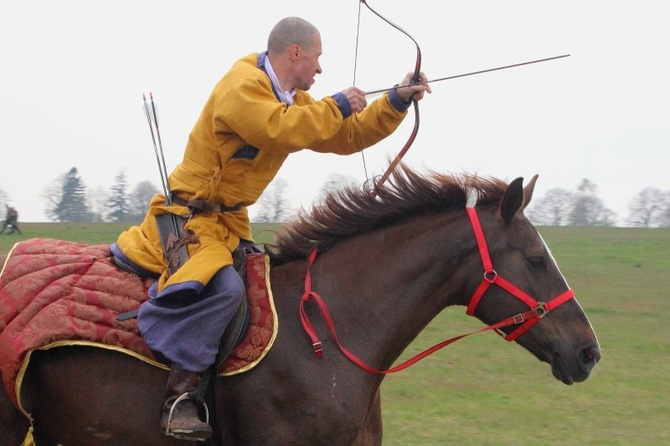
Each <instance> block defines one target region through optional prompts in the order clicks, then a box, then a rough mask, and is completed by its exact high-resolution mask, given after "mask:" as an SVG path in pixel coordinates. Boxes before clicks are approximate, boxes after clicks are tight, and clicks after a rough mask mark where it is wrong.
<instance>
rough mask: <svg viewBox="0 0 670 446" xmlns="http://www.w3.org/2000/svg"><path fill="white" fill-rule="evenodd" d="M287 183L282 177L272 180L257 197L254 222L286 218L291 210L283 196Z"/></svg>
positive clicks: (270, 221)
mask: <svg viewBox="0 0 670 446" xmlns="http://www.w3.org/2000/svg"><path fill="white" fill-rule="evenodd" d="M286 187H287V183H286V180H284V179H281V178H280V179H278V180H275V181H273V182H272V183H271V184H270V186H269V187H268V188H267V189H265V192H264V193H263V195H261V197H260V198H259V199H258V203H257V205H258V206H259V208H260V211H259V213H258V214H257V215H256V217H255V218H254V221H256V222H266V223H281V222H285V221H287V220H288V218H289V216H290V215H291V213H292V212H293V211H292V209H291V208H290V206H289V202H288V200H287V199H286V198H285V192H286Z"/></svg>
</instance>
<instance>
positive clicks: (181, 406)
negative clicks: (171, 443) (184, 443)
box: [161, 364, 212, 441]
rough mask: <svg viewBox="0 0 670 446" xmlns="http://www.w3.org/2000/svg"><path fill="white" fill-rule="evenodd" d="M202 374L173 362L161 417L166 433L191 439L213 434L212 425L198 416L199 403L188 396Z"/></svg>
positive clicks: (201, 438) (198, 439)
mask: <svg viewBox="0 0 670 446" xmlns="http://www.w3.org/2000/svg"><path fill="white" fill-rule="evenodd" d="M202 375H203V373H194V372H189V371H186V370H184V369H183V368H182V367H181V366H179V365H177V364H172V368H171V369H170V377H169V378H168V383H167V398H166V400H165V404H164V405H163V415H162V417H161V428H162V429H163V432H164V433H165V435H168V436H170V437H175V438H177V439H180V440H189V441H204V440H207V439H208V438H209V437H211V436H212V428H211V426H210V425H209V424H207V423H205V422H203V421H201V420H200V417H198V407H199V406H198V403H196V402H195V401H193V400H192V399H190V398H189V397H188V392H192V391H194V390H195V388H196V387H197V385H198V383H199V382H200V379H201V378H202ZM202 405H203V406H204V403H202ZM204 407H206V406H204Z"/></svg>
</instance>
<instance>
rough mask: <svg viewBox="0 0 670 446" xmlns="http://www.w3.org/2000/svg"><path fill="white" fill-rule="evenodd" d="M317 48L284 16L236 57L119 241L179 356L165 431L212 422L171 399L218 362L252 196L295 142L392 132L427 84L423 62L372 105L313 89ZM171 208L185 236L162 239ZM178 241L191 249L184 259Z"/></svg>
mask: <svg viewBox="0 0 670 446" xmlns="http://www.w3.org/2000/svg"><path fill="white" fill-rule="evenodd" d="M321 51H322V48H321V36H320V34H319V32H318V30H317V29H316V28H315V27H314V26H313V25H312V24H310V23H309V22H307V21H305V20H303V19H300V18H297V17H288V18H285V19H283V20H281V21H280V22H279V23H277V25H275V27H274V28H273V29H272V31H271V32H270V35H269V38H268V47H267V51H266V52H263V53H260V54H257V53H254V54H250V55H248V56H246V57H244V58H242V59H240V60H238V61H237V62H236V63H235V64H233V66H232V68H231V69H230V71H229V72H228V73H227V74H226V75H224V77H223V78H222V79H221V80H220V81H219V82H218V83H217V85H216V86H215V87H214V90H213V92H212V94H211V96H210V97H209V99H208V101H207V103H206V104H205V106H204V108H203V110H202V113H201V115H200V117H199V118H198V121H197V122H196V123H195V126H194V127H193V130H192V131H191V134H190V136H189V139H188V143H187V145H186V150H185V153H184V158H183V161H182V162H181V163H180V164H179V165H178V166H177V167H176V168H175V170H174V171H173V172H172V173H171V175H170V177H169V187H170V192H171V196H172V205H167V201H166V199H165V197H164V196H163V195H160V194H159V195H157V196H155V197H154V198H153V199H152V201H151V203H150V206H149V210H148V212H147V214H146V217H145V219H144V221H143V222H142V224H141V225H140V226H134V227H131V228H130V229H129V230H128V231H126V232H124V233H122V234H121V235H120V237H119V239H118V241H117V243H116V244H114V245H112V252H113V253H114V255H115V258H116V259H117V262H118V263H120V264H125V265H131V266H132V267H134V269H135V270H144V271H147V272H150V273H154V274H155V275H158V276H160V277H159V279H158V281H157V283H156V284H155V285H154V286H153V287H152V288H151V289H150V290H149V298H150V299H149V301H147V302H146V303H144V304H143V305H142V306H141V307H140V311H139V314H138V325H139V328H140V331H141V332H142V335H143V336H144V338H145V339H146V341H147V343H148V345H149V346H150V347H151V348H152V349H153V350H154V351H156V352H159V353H160V354H161V355H163V356H165V357H166V358H167V359H169V360H170V361H171V362H172V368H171V371H170V377H169V378H168V389H167V399H166V403H165V405H164V407H163V416H162V421H161V424H162V428H163V429H164V431H165V433H166V435H172V436H175V437H177V438H182V439H187V440H191V441H193V440H203V439H206V438H208V437H209V436H210V435H211V433H212V431H211V427H210V426H209V425H208V424H207V423H204V422H202V421H201V420H200V419H199V418H198V414H197V410H198V407H197V405H196V404H195V403H194V402H193V401H190V400H189V399H185V400H182V399H180V401H179V402H177V404H176V405H175V401H176V400H177V399H178V398H179V397H180V396H181V395H183V394H184V393H185V392H189V391H192V390H193V389H194V388H195V387H196V385H197V384H198V382H199V381H200V379H201V377H202V375H203V373H204V372H205V371H206V370H207V369H208V368H210V367H211V366H212V365H213V364H214V362H215V358H216V354H217V351H218V346H219V342H220V339H221V336H222V334H223V332H224V330H225V328H226V326H227V325H228V324H229V322H230V320H231V318H232V317H233V315H234V313H235V310H236V309H237V307H238V306H239V304H240V302H241V299H242V297H243V295H244V284H243V283H242V280H241V279H240V277H239V275H238V274H237V273H236V272H235V271H234V269H233V267H232V263H233V260H232V254H231V253H232V252H233V251H234V250H235V249H236V248H237V247H238V246H239V245H240V244H241V243H243V244H244V243H249V242H250V241H251V240H252V235H251V228H250V223H249V217H248V214H247V207H248V206H250V205H252V204H253V203H255V202H256V200H257V199H258V198H259V197H260V196H261V194H262V193H263V191H264V190H265V188H266V187H267V186H268V184H269V183H270V182H271V181H272V179H273V178H274V177H275V175H276V174H277V172H278V170H279V168H280V167H281V165H282V163H283V162H284V160H285V159H286V157H287V156H288V155H289V154H290V153H293V152H298V151H300V150H302V149H304V148H308V149H310V150H313V151H317V152H322V153H336V154H340V155H347V154H351V153H355V152H359V151H360V150H362V149H363V148H365V147H369V146H371V145H373V144H375V143H377V142H379V141H380V140H382V139H383V138H385V137H387V136H388V135H390V134H391V133H392V132H393V131H395V130H396V128H397V127H398V126H399V125H400V123H401V122H402V120H403V119H404V117H405V116H406V114H407V108H408V107H409V105H410V104H411V100H412V99H417V100H420V99H422V98H423V95H424V93H425V92H430V87H429V86H428V82H427V78H426V77H425V75H423V73H422V74H421V82H420V83H419V84H417V85H412V86H408V87H402V88H398V89H397V90H391V91H390V92H389V93H387V94H385V95H384V96H383V97H380V98H379V99H377V100H375V101H374V102H372V103H371V104H369V105H368V104H367V101H366V98H365V93H364V92H363V91H361V90H360V89H358V88H356V87H350V88H347V89H346V90H343V91H341V92H339V93H336V94H334V95H333V96H330V97H326V98H323V99H321V100H316V99H314V98H312V97H311V96H310V95H309V94H308V93H307V91H308V90H309V89H310V87H311V86H312V84H314V77H315V75H317V74H321V72H322V69H321V66H320V64H319V56H321ZM410 79H411V74H408V75H407V76H406V77H405V79H404V80H403V82H402V84H400V85H406V84H408V83H410ZM353 114H355V115H356V116H352V115H353ZM166 213H172V214H175V215H178V216H181V217H186V219H184V220H181V221H182V222H184V221H185V223H183V230H184V232H185V233H186V235H185V236H181V237H177V236H175V235H174V234H170V235H169V236H168V237H165V235H163V238H164V241H165V239H166V238H168V239H170V238H171V240H172V242H171V243H166V248H165V249H164V248H163V243H162V242H161V233H163V234H165V231H161V230H159V229H158V226H159V223H157V221H158V220H161V218H162V220H163V221H164V220H165V218H164V217H161V215H166ZM180 224H181V223H180ZM177 238H179V241H178V242H176V243H175V239H177ZM183 246H186V247H187V251H188V256H187V260H185V259H184V258H183V257H182V260H178V259H179V255H178V254H176V251H177V250H178V248H179V247H183ZM170 247H172V248H170ZM164 251H166V252H165V254H164ZM175 262H176V265H175ZM214 315H215V316H214ZM173 406H174V407H173ZM170 412H172V413H171V414H170ZM168 419H169V421H168Z"/></svg>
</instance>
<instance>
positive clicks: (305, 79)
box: [294, 33, 322, 90]
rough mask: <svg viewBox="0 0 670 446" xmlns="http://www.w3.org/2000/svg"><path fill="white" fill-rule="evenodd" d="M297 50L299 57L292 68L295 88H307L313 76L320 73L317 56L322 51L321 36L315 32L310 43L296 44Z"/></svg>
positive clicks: (312, 81)
mask: <svg viewBox="0 0 670 446" xmlns="http://www.w3.org/2000/svg"><path fill="white" fill-rule="evenodd" d="M297 51H298V54H299V57H298V58H297V62H296V64H295V70H294V76H295V79H296V88H299V89H301V90H309V89H310V87H311V86H312V85H313V84H314V82H315V79H314V76H316V75H317V74H321V73H322V70H321V65H320V64H319V57H321V52H322V49H321V36H320V35H319V34H318V33H315V34H314V37H313V39H312V42H311V44H309V45H306V46H305V47H301V46H298V50H297Z"/></svg>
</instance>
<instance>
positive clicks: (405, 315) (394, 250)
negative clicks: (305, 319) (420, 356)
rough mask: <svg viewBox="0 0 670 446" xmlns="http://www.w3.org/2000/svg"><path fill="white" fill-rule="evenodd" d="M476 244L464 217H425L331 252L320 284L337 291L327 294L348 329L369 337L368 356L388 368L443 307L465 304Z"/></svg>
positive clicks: (326, 256) (317, 284) (354, 336)
mask: <svg viewBox="0 0 670 446" xmlns="http://www.w3.org/2000/svg"><path fill="white" fill-rule="evenodd" d="M465 237H467V240H469V242H464V240H463V238H465ZM473 244H474V240H473V238H472V230H471V229H470V228H469V227H466V228H463V219H462V218H460V219H457V218H456V216H454V215H447V216H445V215H441V216H438V215H433V216H425V217H418V218H416V219H413V220H412V221H409V222H406V223H402V224H400V225H396V226H393V227H389V228H386V229H384V230H383V231H376V232H373V233H371V234H367V235H362V236H360V237H357V238H356V239H354V240H349V241H346V242H343V243H342V244H341V245H339V246H336V247H335V248H333V249H332V251H328V252H327V253H326V254H324V256H323V264H322V265H321V274H320V275H319V280H318V281H317V282H315V290H316V291H317V292H318V291H319V288H320V289H321V290H322V291H324V292H325V290H332V291H329V292H330V293H333V294H334V295H333V296H332V297H331V296H328V297H327V296H325V295H324V298H325V299H326V300H327V301H328V306H329V307H331V306H333V307H336V310H335V313H336V314H337V319H338V320H340V321H343V324H344V325H343V326H344V327H345V328H346V330H347V331H348V333H347V334H344V333H342V336H343V337H344V338H345V339H346V338H349V336H352V337H351V339H360V340H363V344H361V345H362V346H364V347H363V348H364V349H366V350H367V351H366V352H365V353H364V354H363V355H364V356H365V357H369V356H373V357H375V358H376V360H377V361H378V362H380V364H377V366H383V367H388V366H390V363H392V362H393V361H394V360H395V359H396V358H397V357H398V356H399V355H400V354H401V353H402V351H403V350H404V349H405V348H406V347H407V346H408V345H409V343H410V342H411V341H412V340H413V339H414V338H415V337H416V336H417V335H418V334H419V333H420V332H421V330H423V328H424V327H425V326H426V325H427V324H428V323H429V322H430V321H431V320H432V319H433V318H434V317H435V316H436V315H437V314H438V313H439V312H440V311H441V310H442V309H444V308H445V307H447V306H450V305H454V304H463V303H464V302H463V300H462V299H463V297H462V296H463V288H464V286H465V279H464V277H465V274H460V273H459V272H460V271H461V269H462V268H463V262H466V261H468V263H470V259H466V258H464V256H463V252H464V249H467V250H468V251H473V249H472V246H473ZM466 257H467V256H466ZM318 263H319V261H318V260H317V264H318ZM343 330H344V328H343ZM349 333H351V334H349ZM352 342H353V341H352ZM389 362H390V363H389Z"/></svg>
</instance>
